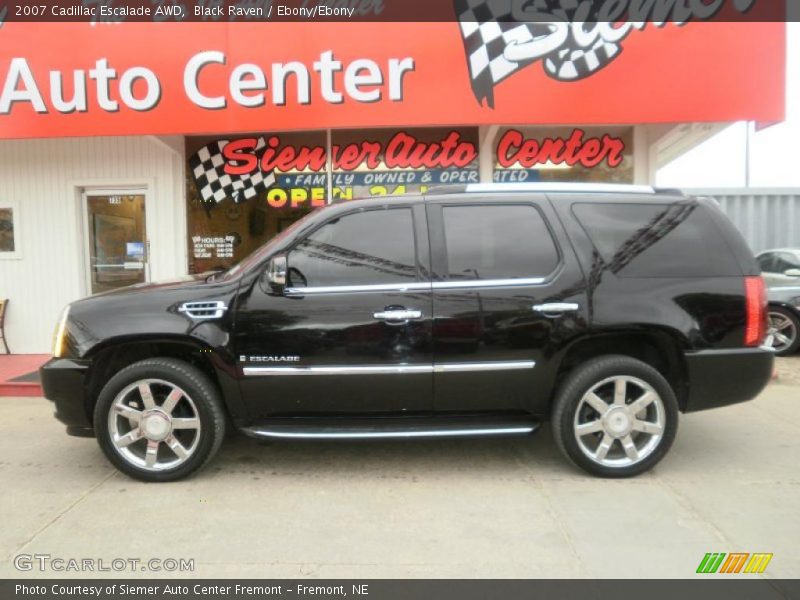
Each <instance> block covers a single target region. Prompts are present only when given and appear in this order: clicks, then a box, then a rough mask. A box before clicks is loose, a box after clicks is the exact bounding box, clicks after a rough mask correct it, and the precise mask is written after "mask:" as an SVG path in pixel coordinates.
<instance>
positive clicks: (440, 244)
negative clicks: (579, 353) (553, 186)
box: [428, 196, 586, 414]
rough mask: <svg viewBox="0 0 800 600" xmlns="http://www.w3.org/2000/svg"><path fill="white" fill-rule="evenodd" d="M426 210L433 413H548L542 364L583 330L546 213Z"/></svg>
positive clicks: (569, 272) (580, 309)
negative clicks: (430, 267)
mask: <svg viewBox="0 0 800 600" xmlns="http://www.w3.org/2000/svg"><path fill="white" fill-rule="evenodd" d="M428 211H429V219H430V223H431V246H432V251H433V256H434V257H436V258H435V262H434V271H435V272H436V273H437V274H438V275H439V276H440V278H439V280H437V281H435V282H434V283H433V288H434V295H433V298H434V366H435V374H434V393H435V406H436V410H437V411H442V412H447V411H508V410H525V411H530V412H533V413H537V414H538V413H540V412H542V411H544V410H546V407H547V404H548V402H549V397H550V396H549V394H550V390H551V387H552V379H553V374H552V373H550V371H549V368H550V367H549V364H548V363H549V361H550V359H551V358H552V356H553V355H554V354H555V353H556V352H557V351H558V350H559V349H560V348H563V347H564V345H565V344H566V343H567V342H568V341H569V340H571V339H574V338H575V337H577V336H578V335H580V334H581V333H583V332H584V331H585V329H586V321H585V314H586V304H585V290H584V285H583V277H582V273H581V270H580V266H579V265H578V263H577V260H576V258H575V256H574V254H573V252H572V250H571V247H570V244H569V242H568V241H567V240H566V239H565V236H564V232H563V230H562V229H561V228H560V226H559V224H558V220H557V218H556V216H555V213H554V212H553V209H552V207H551V206H550V205H549V203H548V201H547V199H546V198H545V197H543V196H542V197H540V198H529V197H528V196H525V197H519V196H518V197H517V199H514V198H513V197H511V198H509V197H508V196H506V197H504V199H503V202H502V203H499V202H492V203H488V202H486V203H481V202H480V199H479V198H477V199H476V198H474V197H471V198H463V199H461V200H459V198H458V197H451V198H446V199H443V200H441V201H431V203H430V205H429V208H428ZM550 364H552V363H550Z"/></svg>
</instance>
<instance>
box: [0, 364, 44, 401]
mask: <svg viewBox="0 0 800 600" xmlns="http://www.w3.org/2000/svg"><path fill="white" fill-rule="evenodd" d="M49 358H50V355H49V354H5V355H0V397H4V396H41V395H42V386H41V382H40V381H39V373H38V371H39V367H41V366H42V365H43V364H44V363H45V362H47V360H48V359H49Z"/></svg>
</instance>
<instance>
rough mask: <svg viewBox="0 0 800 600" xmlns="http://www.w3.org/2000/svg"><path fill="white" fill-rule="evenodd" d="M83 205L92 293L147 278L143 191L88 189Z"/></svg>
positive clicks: (89, 282) (88, 271)
mask: <svg viewBox="0 0 800 600" xmlns="http://www.w3.org/2000/svg"><path fill="white" fill-rule="evenodd" d="M83 208H84V215H85V220H84V223H85V227H86V235H85V236H84V239H85V240H86V242H85V243H86V256H87V280H88V285H87V287H88V291H89V293H91V294H97V293H99V292H106V291H108V290H113V289H115V288H119V287H124V286H126V285H133V284H135V283H142V282H144V281H147V279H148V274H147V236H146V231H145V194H144V191H141V190H117V191H114V190H103V191H91V192H89V191H87V192H85V193H84V194H83Z"/></svg>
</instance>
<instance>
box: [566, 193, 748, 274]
mask: <svg viewBox="0 0 800 600" xmlns="http://www.w3.org/2000/svg"><path fill="white" fill-rule="evenodd" d="M572 212H573V214H574V215H575V217H576V218H577V219H578V221H579V222H580V224H581V225H582V226H583V228H584V230H585V231H586V233H587V234H588V235H589V237H590V238H591V240H592V243H593V244H594V247H595V248H596V250H597V252H598V254H599V255H600V258H602V260H603V263H604V264H605V266H606V268H608V269H609V270H610V271H612V272H613V273H615V274H617V275H618V276H619V277H733V276H740V275H741V274H742V273H741V270H740V268H739V266H738V264H737V262H736V259H735V257H734V256H733V254H732V253H731V251H730V249H729V248H728V245H727V244H726V243H725V240H724V238H723V237H722V233H721V232H720V230H719V229H718V228H717V226H716V224H715V223H714V221H713V219H712V218H711V216H710V215H709V214H708V213H707V212H706V210H705V208H704V207H702V206H700V205H698V204H696V203H694V202H678V203H672V204H628V203H625V204H623V203H619V204H612V203H607V204H606V203H603V204H601V203H597V204H595V203H591V204H588V203H587V204H574V205H573V206H572Z"/></svg>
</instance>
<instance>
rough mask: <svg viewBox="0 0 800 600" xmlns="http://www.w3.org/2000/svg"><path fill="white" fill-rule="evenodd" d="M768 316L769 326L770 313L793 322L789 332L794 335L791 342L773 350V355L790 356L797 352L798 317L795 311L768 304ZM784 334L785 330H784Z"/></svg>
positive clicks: (798, 342)
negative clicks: (792, 327)
mask: <svg viewBox="0 0 800 600" xmlns="http://www.w3.org/2000/svg"><path fill="white" fill-rule="evenodd" d="M768 312H769V316H770V324H769V327H770V328H771V327H772V314H773V313H775V314H777V315H780V316H781V317H783V318H786V319H789V321H791V322H792V323H793V324H794V331H793V332H790V333H789V335H791V336H794V338H793V339H792V341H791V343H790V344H789V345H788V346H786V347H785V348H783V349H782V350H780V351H778V350H776V351H775V356H790V355H792V354H794V353H795V352H797V349H798V348H800V317H798V316H797V314H796V313H794V312H792V311H791V310H788V309H786V308H783V307H780V306H770V307H769V311H768ZM784 334H786V332H784Z"/></svg>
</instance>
